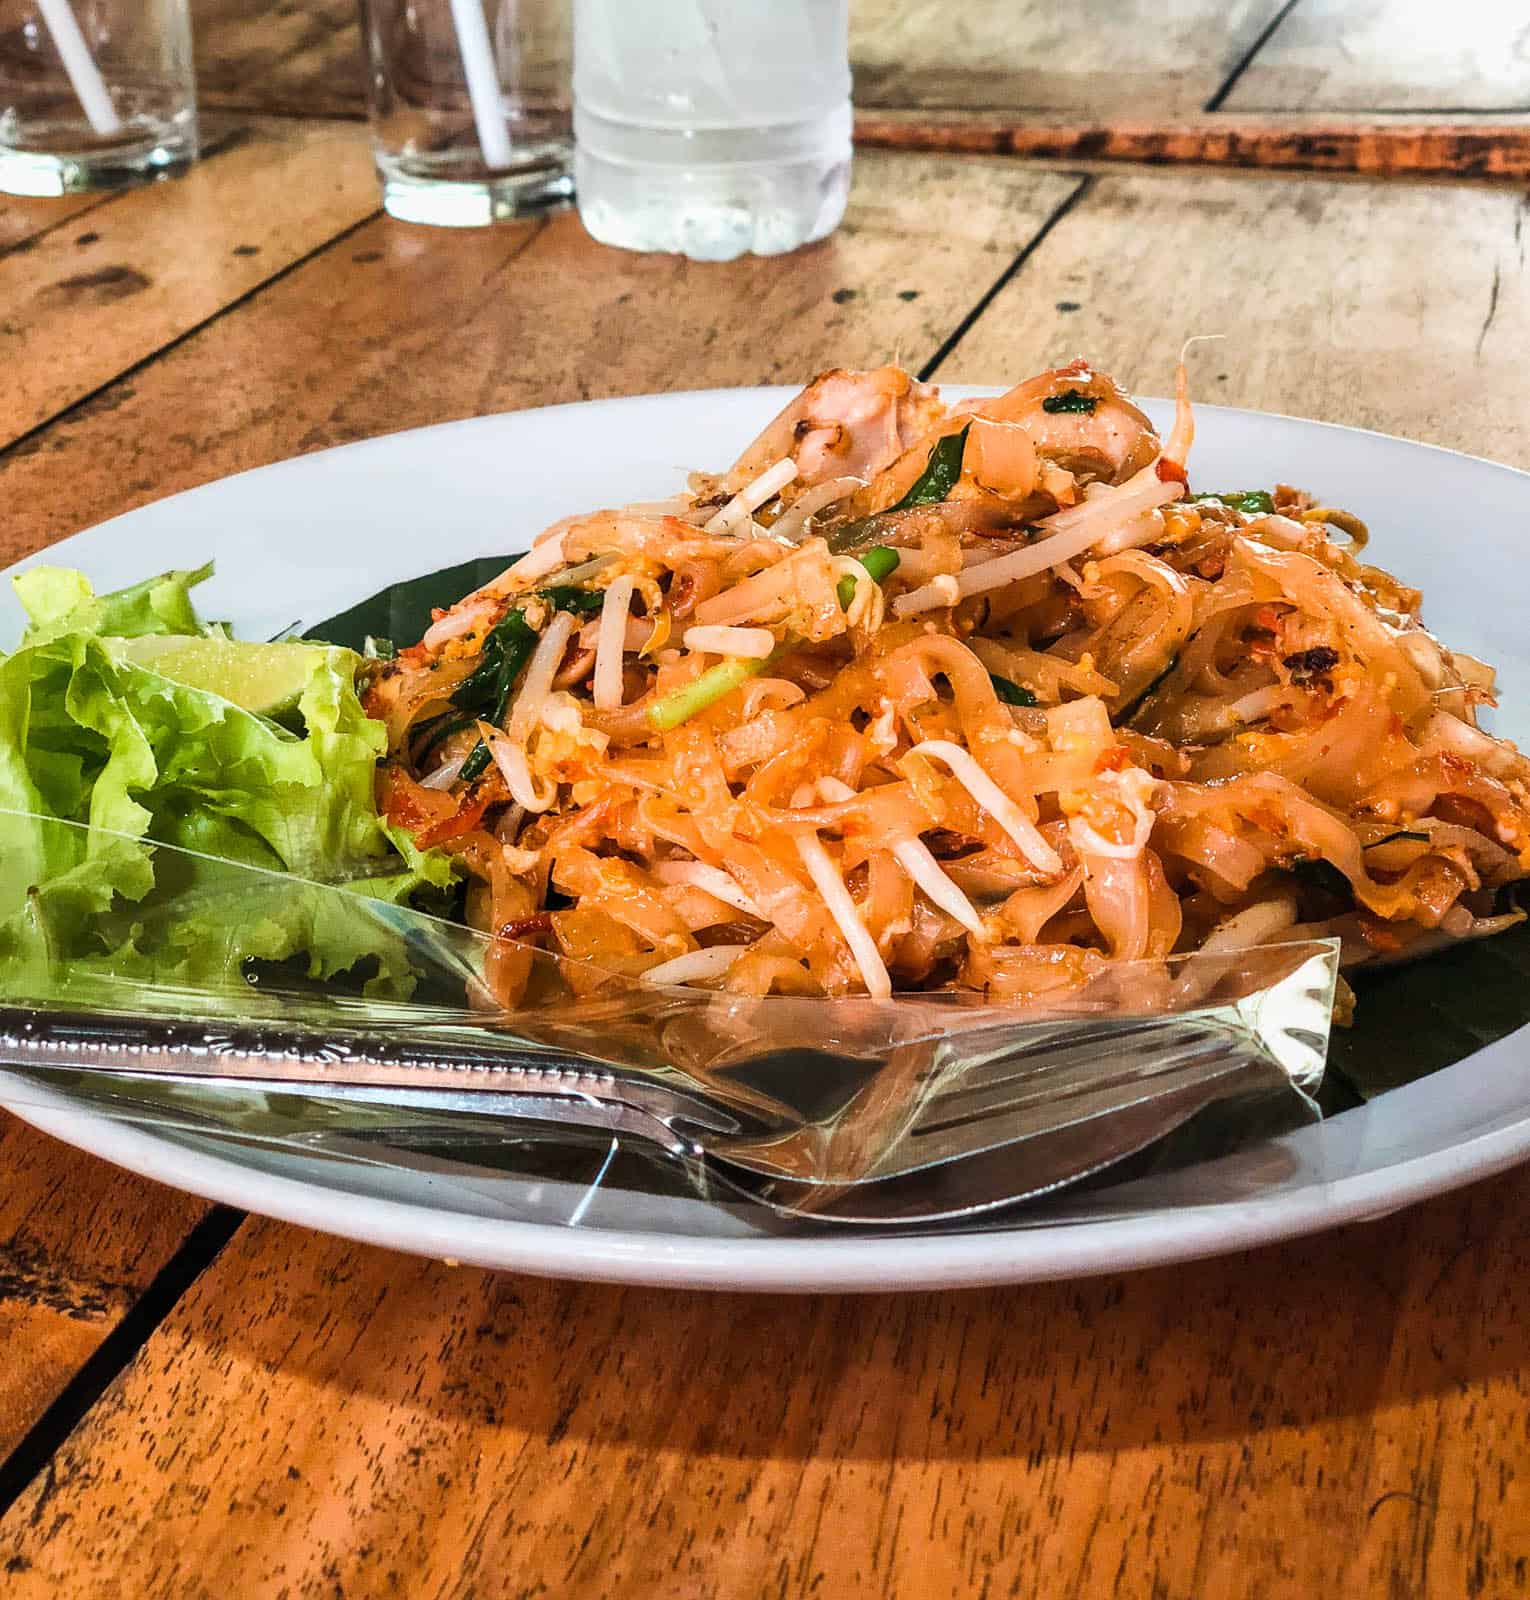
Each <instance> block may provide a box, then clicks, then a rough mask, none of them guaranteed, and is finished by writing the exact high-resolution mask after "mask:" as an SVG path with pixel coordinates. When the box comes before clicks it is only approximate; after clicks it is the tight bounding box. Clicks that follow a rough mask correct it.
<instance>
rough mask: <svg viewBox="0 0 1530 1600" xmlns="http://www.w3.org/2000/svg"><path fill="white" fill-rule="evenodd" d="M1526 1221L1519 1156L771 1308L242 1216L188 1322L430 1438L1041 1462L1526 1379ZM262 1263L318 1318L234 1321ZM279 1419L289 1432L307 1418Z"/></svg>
mask: <svg viewBox="0 0 1530 1600" xmlns="http://www.w3.org/2000/svg"><path fill="white" fill-rule="evenodd" d="M1527 1221H1530V1169H1525V1170H1521V1171H1519V1172H1515V1173H1510V1174H1508V1175H1506V1176H1504V1177H1501V1178H1498V1179H1494V1180H1491V1181H1489V1182H1486V1183H1483V1184H1479V1185H1476V1186H1475V1187H1473V1188H1471V1189H1469V1190H1466V1191H1464V1192H1463V1193H1461V1194H1459V1195H1456V1196H1452V1197H1450V1198H1447V1199H1444V1200H1440V1201H1435V1202H1432V1203H1429V1204H1427V1205H1424V1206H1420V1207H1417V1208H1415V1209H1413V1210H1410V1211H1406V1212H1403V1213H1400V1214H1397V1215H1395V1216H1393V1217H1390V1218H1388V1219H1386V1220H1384V1221H1381V1222H1378V1223H1372V1224H1367V1225H1359V1226H1354V1227H1350V1228H1346V1229H1343V1230H1341V1231H1338V1232H1335V1233H1331V1234H1328V1235H1324V1236H1318V1237H1316V1238H1312V1239H1307V1240H1302V1241H1300V1242H1297V1243H1293V1244H1290V1245H1284V1246H1278V1247H1272V1248H1269V1249H1264V1250H1259V1251H1255V1252H1250V1253H1245V1254H1240V1255H1235V1256H1230V1257H1224V1258H1221V1259H1218V1260H1213V1261H1205V1262H1196V1263H1191V1264H1187V1265H1180V1266H1174V1267H1165V1268H1159V1269H1154V1270H1151V1271H1146V1272H1141V1273H1136V1274H1129V1275H1124V1276H1123V1275H1115V1276H1110V1277H1104V1278H1097V1279H1086V1280H1080V1281H1075V1282H1067V1283H1052V1284H1036V1285H1029V1286H1021V1287H1014V1288H1007V1289H997V1290H970V1291H962V1292H952V1293H944V1294H930V1293H920V1294H909V1295H894V1294H889V1295H880V1296H864V1297H845V1296H829V1295H825V1296H815V1297H796V1296H794V1297H779V1298H778V1297H765V1296H745V1295H733V1294H704V1293H699V1292H674V1291H659V1290H638V1289H619V1288H611V1287H600V1286H590V1285H581V1284H565V1283H555V1282H547V1281H543V1280H539V1279H533V1278H526V1277H517V1276H511V1275H506V1274H494V1273H487V1272H481V1271H479V1270H477V1269H467V1268H461V1269H452V1268H449V1267H446V1266H444V1265H442V1264H440V1263H436V1262H423V1261H418V1260H413V1259H409V1258H405V1257H400V1256H396V1255H392V1254H388V1253H385V1252H383V1251H380V1250H371V1249H365V1248H359V1247H355V1246H349V1245H346V1244H344V1243H341V1242H339V1241H336V1240H333V1239H329V1238H325V1237H323V1236H320V1235H314V1234H308V1233H303V1232H299V1231H298V1230H295V1229H290V1228H287V1227H285V1226H283V1225H280V1224H276V1223H269V1222H252V1223H250V1224H248V1225H247V1226H246V1227H245V1228H244V1229H243V1230H242V1231H241V1234H240V1236H239V1237H238V1238H237V1239H236V1241H235V1242H234V1243H233V1245H231V1247H230V1249H229V1251H228V1252H226V1253H225V1255H224V1257H223V1258H222V1259H221V1260H220V1262H219V1263H218V1265H217V1267H216V1268H215V1269H214V1270H213V1272H212V1273H210V1274H209V1275H208V1277H207V1278H205V1279H204V1280H203V1281H202V1283H200V1284H199V1285H198V1286H197V1288H196V1289H195V1290H193V1292H192V1297H191V1300H190V1301H189V1302H186V1303H183V1306H182V1307H181V1308H180V1309H179V1310H178V1311H177V1313H176V1319H177V1320H178V1319H180V1318H181V1317H183V1316H185V1317H190V1318H193V1319H194V1320H195V1321H196V1322H200V1323H201V1327H200V1328H196V1329H193V1330H188V1331H191V1336H192V1338H193V1339H196V1338H197V1337H198V1336H199V1335H200V1336H201V1337H203V1338H208V1337H209V1336H210V1337H211V1342H212V1343H214V1344H216V1345H218V1346H219V1348H216V1349H213V1350H211V1351H209V1352H208V1357H209V1358H210V1364H211V1365H212V1367H213V1368H214V1370H222V1371H227V1370H228V1365H229V1362H230V1359H232V1363H233V1366H234V1367H235V1368H248V1367H249V1366H250V1365H251V1364H253V1365H255V1366H256V1367H258V1368H263V1369H265V1370H266V1371H268V1372H270V1373H271V1382H272V1384H273V1387H274V1388H279V1387H283V1386H286V1385H288V1384H295V1385H296V1387H297V1389H298V1390H300V1391H302V1392H307V1393H309V1394H312V1393H313V1392H314V1390H315V1388H316V1387H317V1388H320V1389H322V1390H327V1391H330V1392H339V1393H342V1394H350V1395H355V1396H366V1397H369V1398H373V1399H377V1400H383V1401H385V1402H388V1403H389V1404H390V1405H393V1406H396V1407H399V1408H401V1414H400V1416H399V1422H400V1425H401V1426H402V1427H404V1428H405V1429H406V1430H407V1428H408V1427H409V1426H410V1423H409V1421H408V1419H407V1414H408V1413H413V1414H414V1415H415V1417H416V1419H417V1422H418V1426H419V1427H420V1429H421V1431H422V1434H424V1435H425V1436H429V1437H433V1438H435V1439H436V1440H437V1441H441V1440H442V1437H443V1436H442V1431H441V1430H442V1429H443V1427H445V1428H446V1429H448V1430H450V1429H451V1426H452V1423H453V1422H454V1421H460V1422H462V1423H464V1424H467V1425H468V1428H469V1431H470V1433H471V1436H472V1437H473V1438H474V1439H475V1448H482V1449H484V1450H485V1451H486V1452H488V1453H491V1454H494V1455H499V1454H501V1453H506V1454H514V1453H516V1452H518V1451H519V1450H520V1449H521V1448H523V1447H526V1446H539V1445H540V1446H541V1447H542V1448H545V1446H548V1445H550V1446H553V1447H555V1448H556V1447H560V1446H567V1447H570V1448H571V1447H573V1446H574V1445H576V1444H578V1445H585V1446H591V1447H596V1448H605V1449H611V1448H615V1449H617V1450H619V1451H621V1450H628V1449H630V1450H635V1451H651V1450H656V1449H662V1450H664V1451H665V1452H679V1453H681V1454H685V1455H694V1456H718V1455H721V1456H724V1457H732V1458H740V1459H752V1458H757V1457H760V1458H763V1457H769V1458H773V1459H783V1458H785V1459H794V1458H797V1459H807V1458H809V1457H812V1458H817V1459H819V1460H825V1459H827V1460H833V1459H844V1460H891V1459H894V1458H898V1459H904V1460H910V1459H912V1460H918V1459H941V1460H961V1459H976V1458H978V1457H984V1458H992V1457H994V1456H1017V1457H1025V1458H1028V1459H1029V1460H1030V1461H1031V1462H1032V1464H1039V1463H1040V1462H1042V1461H1044V1460H1045V1459H1047V1458H1048V1457H1052V1456H1068V1457H1071V1456H1073V1455H1075V1454H1077V1453H1080V1452H1083V1453H1088V1452H1109V1451H1115V1450H1119V1449H1122V1448H1126V1447H1131V1446H1134V1445H1140V1444H1147V1443H1167V1444H1174V1443H1180V1442H1187V1443H1188V1442H1196V1441H1210V1440H1215V1439H1224V1438H1230V1437H1235V1436H1240V1435H1248V1434H1250V1433H1254V1432H1260V1431H1265V1430H1275V1429H1298V1428H1303V1427H1307V1426H1309V1425H1312V1424H1314V1423H1319V1422H1323V1421H1328V1420H1334V1419H1342V1418H1349V1417H1357V1416H1361V1415H1364V1414H1367V1413H1374V1412H1377V1411H1381V1410H1384V1409H1386V1408H1389V1407H1393V1406H1396V1405H1398V1404H1408V1403H1410V1402H1413V1401H1417V1400H1421V1399H1426V1398H1427V1397H1430V1396H1434V1395H1438V1394H1442V1393H1445V1392H1449V1391H1454V1392H1458V1393H1459V1392H1463V1391H1465V1390H1469V1389H1470V1388H1472V1387H1474V1386H1477V1385H1481V1384H1484V1383H1486V1382H1487V1381H1489V1380H1491V1379H1493V1378H1494V1377H1495V1376H1498V1375H1501V1374H1504V1373H1509V1372H1512V1371H1514V1370H1515V1369H1516V1368H1518V1367H1520V1366H1521V1365H1522V1364H1523V1363H1524V1362H1525V1361H1526V1360H1527V1358H1530V1232H1527V1226H1526V1224H1527ZM247 1274H248V1275H249V1277H250V1278H253V1279H257V1280H263V1287H262V1289H261V1291H259V1292H257V1294H256V1296H255V1299H256V1301H264V1299H265V1293H264V1286H267V1285H268V1286H269V1287H270V1288H271V1289H272V1290H274V1291H275V1292H276V1293H279V1294H280V1296H281V1302H280V1303H282V1304H285V1305H286V1306H289V1307H292V1308H294V1310H297V1309H298V1308H301V1307H302V1306H305V1305H306V1306H308V1307H309V1308H311V1310H312V1311H313V1313H314V1315H313V1317H312V1318H308V1317H306V1316H304V1317H301V1318H300V1319H299V1320H301V1321H304V1322H305V1324H306V1325H305V1326H304V1327H303V1329H302V1331H300V1332H299V1331H297V1330H295V1328H294V1325H293V1321H292V1320H291V1319H289V1317H287V1316H279V1317H272V1318H262V1319H261V1320H259V1321H253V1322H252V1321H244V1320H241V1319H240V1318H239V1317H238V1316H237V1315H230V1308H229V1306H228V1304H227V1299H228V1297H229V1296H231V1295H232V1296H239V1295H242V1294H243V1293H244V1292H245V1286H243V1285H241V1284H240V1283H239V1282H238V1281H237V1280H238V1279H241V1278H245V1277H246V1275H247ZM273 1280H274V1281H273ZM209 1296H211V1297H212V1298H211V1299H208V1298H207V1297H209ZM204 1319H206V1320H204ZM295 1332H297V1337H296V1339H294V1333H295ZM230 1346H231V1347H232V1348H230ZM240 1346H245V1347H246V1348H243V1349H240V1348H239V1347H240ZM208 1364H209V1363H208V1362H207V1361H204V1362H202V1363H199V1364H198V1365H200V1366H201V1367H202V1370H203V1371H204V1372H205V1370H206V1367H207V1365H208ZM289 1420H290V1423H291V1426H292V1428H293V1430H294V1435H293V1436H292V1441H291V1442H293V1443H294V1444H295V1443H296V1436H297V1435H299V1434H301V1432H302V1430H303V1428H304V1427H305V1426H306V1424H305V1421H304V1419H303V1418H301V1417H300V1416H297V1415H293V1416H292V1417H291V1418H290V1419H289ZM390 1431H391V1426H390ZM462 1442H463V1436H462V1435H459V1436H458V1443H459V1444H460V1443H462ZM298 1448H300V1446H298Z"/></svg>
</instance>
